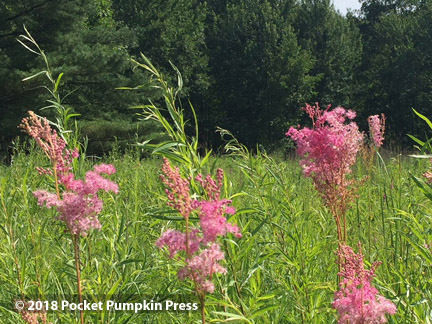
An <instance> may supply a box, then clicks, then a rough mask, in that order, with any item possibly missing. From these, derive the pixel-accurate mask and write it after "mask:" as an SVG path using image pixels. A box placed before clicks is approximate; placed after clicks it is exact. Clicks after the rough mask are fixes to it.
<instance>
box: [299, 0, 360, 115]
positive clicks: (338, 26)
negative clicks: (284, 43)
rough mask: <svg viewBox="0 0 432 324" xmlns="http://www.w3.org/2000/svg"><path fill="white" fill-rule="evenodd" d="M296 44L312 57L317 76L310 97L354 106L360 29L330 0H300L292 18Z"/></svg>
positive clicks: (358, 62) (313, 69) (313, 70)
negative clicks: (296, 38)
mask: <svg viewBox="0 0 432 324" xmlns="http://www.w3.org/2000/svg"><path fill="white" fill-rule="evenodd" d="M294 27H295V30H296V34H297V37H298V41H299V44H300V45H301V46H302V47H303V48H304V49H305V50H307V51H308V52H309V53H310V54H311V55H312V57H313V58H314V62H315V63H314V66H313V68H312V70H311V72H310V73H311V75H313V76H316V77H318V78H319V81H318V82H317V84H316V87H315V95H314V98H313V101H317V102H321V103H323V104H324V103H325V104H333V105H342V106H345V107H351V108H356V102H355V101H354V94H355V92H356V71H357V69H358V67H359V65H360V64H361V54H362V43H361V36H360V32H359V30H358V28H357V26H356V25H355V23H354V22H353V20H352V19H348V18H345V17H343V16H341V15H340V14H339V13H337V12H336V11H335V9H334V7H333V5H332V4H331V3H330V0H302V1H301V3H300V5H299V8H298V10H297V16H296V19H295V20H294Z"/></svg>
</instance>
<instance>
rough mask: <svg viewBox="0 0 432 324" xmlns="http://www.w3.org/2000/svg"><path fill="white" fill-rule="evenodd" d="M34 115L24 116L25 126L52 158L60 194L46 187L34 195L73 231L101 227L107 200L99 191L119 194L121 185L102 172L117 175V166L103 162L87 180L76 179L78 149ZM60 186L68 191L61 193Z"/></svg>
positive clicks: (72, 232) (88, 175)
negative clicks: (74, 162)
mask: <svg viewBox="0 0 432 324" xmlns="http://www.w3.org/2000/svg"><path fill="white" fill-rule="evenodd" d="M29 115H30V117H28V118H24V119H23V123H22V124H21V128H23V129H24V130H25V131H26V132H27V133H28V134H29V135H30V136H31V137H33V138H34V140H35V141H36V143H37V144H38V146H40V147H41V148H42V150H43V151H44V152H45V154H46V155H47V156H48V158H49V159H50V161H51V163H52V165H53V170H54V174H55V181H56V188H57V193H51V192H48V191H46V190H37V191H35V192H34V196H35V197H36V198H37V200H38V204H39V205H40V206H43V205H45V206H46V207H47V208H51V207H56V208H57V210H58V211H59V213H60V215H59V217H58V219H59V220H61V221H64V222H65V223H66V226H67V228H68V230H69V231H70V232H71V234H74V235H82V236H86V235H87V233H88V231H89V230H90V229H92V228H96V229H99V228H100V227H101V225H100V222H99V220H98V218H97V215H98V214H99V213H100V211H101V210H102V206H103V201H102V200H101V199H100V198H99V197H98V192H99V191H100V190H104V191H106V192H108V191H112V192H114V193H118V186H117V184H115V183H114V182H112V181H110V180H108V179H106V178H104V177H103V176H102V174H113V173H115V172H116V170H115V168H114V167H113V166H112V165H109V164H101V165H97V166H95V167H94V169H93V171H88V172H87V173H86V176H85V181H84V180H76V179H75V176H74V174H73V173H72V161H73V159H74V158H77V157H78V151H77V150H69V149H67V148H66V142H65V141H64V140H63V139H62V138H60V137H59V136H58V135H57V132H56V131H55V130H53V129H51V127H50V125H49V123H48V122H47V120H46V119H44V120H43V119H41V118H39V117H38V116H37V115H36V114H35V113H33V112H31V111H30V112H29ZM38 171H39V173H42V174H52V172H51V170H46V169H42V168H38ZM59 185H63V186H64V188H65V191H64V192H63V194H62V195H61V194H60V190H58V187H59Z"/></svg>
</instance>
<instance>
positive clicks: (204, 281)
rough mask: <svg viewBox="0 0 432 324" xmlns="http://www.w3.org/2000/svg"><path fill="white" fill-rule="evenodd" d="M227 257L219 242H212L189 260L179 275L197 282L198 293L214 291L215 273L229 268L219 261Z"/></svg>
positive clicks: (222, 272) (224, 271)
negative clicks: (213, 280)
mask: <svg viewBox="0 0 432 324" xmlns="http://www.w3.org/2000/svg"><path fill="white" fill-rule="evenodd" d="M224 258H225V255H224V253H223V252H222V251H221V249H220V246H219V244H217V243H212V244H211V245H210V247H208V248H206V249H204V250H203V251H201V253H200V254H198V255H196V256H194V257H193V258H192V259H190V260H188V261H187V265H186V266H185V267H184V268H182V269H180V271H179V272H178V277H179V278H180V279H181V280H184V279H185V278H189V279H191V280H193V281H194V282H195V285H196V289H197V291H198V293H200V294H202V293H205V292H209V293H212V292H213V291H214V284H213V282H212V278H213V275H214V274H216V273H221V274H225V273H226V272H227V270H226V269H225V268H224V267H222V266H221V265H220V264H219V261H221V260H223V259H224Z"/></svg>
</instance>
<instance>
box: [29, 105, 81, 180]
mask: <svg viewBox="0 0 432 324" xmlns="http://www.w3.org/2000/svg"><path fill="white" fill-rule="evenodd" d="M28 113H29V115H30V117H27V118H24V119H23V120H22V124H21V125H20V127H21V128H22V129H23V130H24V131H25V132H26V133H27V134H29V135H30V136H31V137H33V139H34V140H35V141H36V144H37V145H38V146H39V147H40V148H41V149H42V150H43V151H44V153H45V154H46V155H47V156H48V158H49V159H50V161H51V163H52V165H53V168H54V171H55V172H57V173H58V174H66V173H68V172H70V171H71V170H72V168H71V163H72V160H73V159H74V158H77V157H78V150H77V149H75V150H69V149H67V148H66V145H67V144H66V142H65V141H64V140H63V139H62V138H61V137H59V136H58V135H57V132H56V130H55V129H52V128H51V126H50V125H49V123H48V121H47V120H46V119H42V118H40V117H38V116H37V115H36V114H35V113H34V112H33V111H29V112H28ZM36 169H37V171H38V172H39V174H48V175H51V174H52V171H51V170H49V169H44V168H39V167H38V168H36Z"/></svg>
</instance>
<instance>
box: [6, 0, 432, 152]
mask: <svg viewBox="0 0 432 324" xmlns="http://www.w3.org/2000/svg"><path fill="white" fill-rule="evenodd" d="M361 4H362V6H361V10H359V11H358V12H354V13H352V12H351V13H348V14H347V15H346V16H343V15H341V14H340V13H339V12H337V11H336V10H335V8H334V7H333V5H332V4H331V2H330V0H300V1H298V0H207V1H202V0H165V1H160V0H22V1H15V0H3V1H2V2H1V4H0V146H1V148H2V149H4V148H5V147H7V146H8V145H9V144H8V143H10V141H11V140H12V138H13V137H14V136H16V135H17V134H18V133H19V132H18V130H17V128H16V125H18V124H19V121H20V120H21V118H22V117H23V116H24V115H25V114H26V111H27V110H30V109H31V110H35V111H38V108H40V107H43V105H44V101H45V100H46V98H47V93H46V91H45V89H44V88H43V87H41V85H43V80H42V79H41V78H33V79H31V80H29V81H27V82H22V79H23V78H25V77H28V76H29V75H32V74H34V73H36V72H38V71H41V70H42V69H43V68H44V66H43V62H42V61H41V59H40V57H38V56H37V55H35V54H34V53H32V52H30V51H28V50H26V49H24V48H23V47H22V46H21V45H20V44H19V43H18V42H17V41H16V39H17V37H18V36H19V35H20V34H22V33H23V25H25V26H26V28H27V29H28V30H29V31H30V32H31V33H32V35H33V36H34V37H35V39H36V40H37V41H38V43H39V45H40V47H41V48H42V49H43V50H44V52H45V53H46V55H47V56H48V58H49V60H50V66H51V68H52V71H53V74H54V75H56V74H59V73H61V72H63V73H64V77H63V78H62V84H61V91H62V94H63V95H64V96H65V98H64V102H65V103H66V104H67V105H68V106H70V107H72V108H73V110H74V111H75V112H77V113H80V114H82V116H81V117H79V119H81V120H83V122H84V121H87V122H88V125H89V130H88V133H89V134H96V133H98V128H97V125H98V123H99V124H100V122H98V121H101V120H103V121H110V124H106V125H111V126H112V132H111V133H112V134H110V132H107V131H106V130H107V129H105V133H104V134H105V135H104V136H112V138H114V136H116V135H119V134H124V133H128V132H125V131H124V129H123V128H127V127H128V125H134V122H135V121H134V117H133V116H134V112H133V111H131V110H130V109H129V107H131V106H134V105H137V104H145V103H146V102H147V100H148V98H152V99H153V100H155V101H157V100H158V93H157V91H154V90H152V89H151V88H149V87H147V86H146V85H148V84H150V83H151V80H149V77H148V75H146V74H145V73H143V72H141V71H137V70H134V69H133V64H132V63H131V61H130V58H131V57H132V58H139V55H140V53H143V54H144V55H146V56H147V57H148V58H149V59H150V60H151V61H152V63H153V64H154V65H155V66H156V67H158V68H159V69H160V70H161V71H162V72H163V73H164V74H165V75H166V76H167V77H168V78H169V79H170V80H171V81H172V82H176V79H175V77H176V75H175V72H174V71H173V69H172V66H171V63H170V62H172V64H174V65H175V66H176V67H177V68H178V69H179V70H180V71H181V73H182V76H183V79H184V87H183V92H182V94H181V96H182V98H183V99H182V103H183V105H184V106H185V107H187V106H188V100H190V101H191V103H192V104H193V106H194V108H195V110H196V112H197V115H198V120H199V125H200V136H201V142H202V143H203V144H204V145H206V146H207V147H216V146H218V145H219V144H220V138H219V135H218V134H216V133H215V129H216V127H217V126H220V127H222V128H225V129H228V130H230V131H231V132H232V133H233V134H234V136H236V137H237V138H238V140H239V141H240V142H242V143H244V144H246V145H248V146H250V147H253V146H255V145H256V144H263V145H264V146H265V147H268V148H278V147H281V146H283V145H286V139H285V136H284V133H285V132H286V130H287V129H288V128H289V127H290V126H292V125H296V124H299V123H302V122H303V120H302V118H304V117H303V114H302V113H301V112H300V107H302V106H304V104H305V103H313V102H319V103H320V104H321V106H324V105H327V104H331V105H332V106H343V107H346V108H350V109H353V110H355V111H357V112H358V115H359V118H358V120H359V123H360V126H362V127H363V128H365V127H366V122H365V120H366V117H367V116H368V115H371V114H377V113H384V114H385V115H386V116H387V137H388V139H389V142H391V143H394V144H395V145H411V143H410V140H409V139H408V138H407V136H406V134H407V133H410V134H414V135H422V134H421V132H422V123H421V122H420V121H419V120H418V119H416V118H415V117H414V114H413V112H412V108H414V109H416V110H418V111H419V112H421V113H422V114H425V115H431V114H432V20H431V19H430V17H431V16H432V1H431V0H362V1H361ZM41 80H42V81H41ZM138 85H144V86H143V87H140V88H139V89H138V90H137V91H120V90H115V89H116V88H117V87H122V86H126V87H136V86H138ZM185 110H186V113H187V114H188V110H187V109H185ZM49 113H50V112H49V111H46V112H44V113H43V115H48V116H49ZM41 114H42V113H41ZM92 120H93V121H97V122H95V123H93V124H92V123H91V121H92ZM116 125H117V127H116ZM119 125H121V126H119ZM107 127H108V129H109V126H106V127H105V128H107ZM92 128H93V132H91V131H92ZM145 129H146V131H147V132H149V128H148V127H147V128H145ZM150 132H151V127H150ZM128 134H129V133H128ZM129 135H130V134H129ZM94 136H96V135H94Z"/></svg>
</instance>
